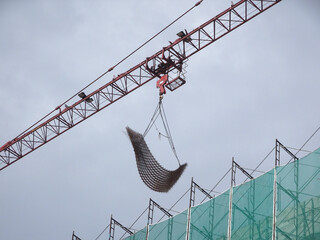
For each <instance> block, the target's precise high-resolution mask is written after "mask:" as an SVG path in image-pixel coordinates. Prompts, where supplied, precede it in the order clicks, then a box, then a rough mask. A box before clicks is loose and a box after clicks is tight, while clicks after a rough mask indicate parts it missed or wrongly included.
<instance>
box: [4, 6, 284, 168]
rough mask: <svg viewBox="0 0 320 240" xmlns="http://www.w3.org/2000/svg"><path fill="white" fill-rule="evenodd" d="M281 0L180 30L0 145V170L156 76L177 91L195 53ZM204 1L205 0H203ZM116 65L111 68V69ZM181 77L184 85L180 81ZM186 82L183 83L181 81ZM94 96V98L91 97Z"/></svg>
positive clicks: (226, 13)
mask: <svg viewBox="0 0 320 240" xmlns="http://www.w3.org/2000/svg"><path fill="white" fill-rule="evenodd" d="M280 1H281V0H240V1H239V2H237V3H236V4H233V5H232V6H231V7H230V8H228V9H226V10H225V11H223V12H221V13H220V14H219V15H217V16H216V17H214V18H212V19H210V20H209V21H207V22H206V23H204V24H202V25H201V26H199V27H198V28H196V29H194V30H193V31H191V32H189V33H187V32H186V31H185V33H184V32H180V33H178V36H179V38H178V39H176V40H175V41H174V42H173V43H172V42H170V44H169V45H168V46H167V47H164V48H163V49H162V50H160V51H158V52H157V53H155V54H154V55H152V56H151V57H148V58H146V60H144V61H142V62H141V63H139V64H138V65H136V66H134V67H133V68H131V69H130V70H128V71H126V72H124V73H122V74H120V75H118V76H117V77H115V78H114V79H112V80H111V81H110V82H108V83H106V84H105V85H103V86H102V87H100V88H99V89H97V90H95V91H94V92H92V93H91V94H88V95H87V96H86V97H84V98H83V99H80V100H79V101H77V102H75V103H74V104H73V105H71V106H65V108H64V109H61V108H62V106H60V107H59V108H58V109H57V110H59V112H58V113H57V114H56V115H54V116H53V117H51V118H49V119H48V120H45V121H43V122H41V123H39V124H38V125H36V127H34V128H33V129H32V130H30V131H28V132H26V133H24V134H23V135H21V136H19V137H17V138H15V139H13V140H11V141H9V142H7V143H6V144H4V145H3V146H2V147H0V170H3V169H4V168H6V167H8V166H9V165H11V164H12V163H14V162H16V161H18V160H19V159H21V158H23V157H24V156H26V155H27V154H29V153H31V152H33V151H34V150H36V149H37V148H39V147H41V146H42V145H44V144H46V143H47V142H49V141H51V140H52V139H54V138H56V137H57V136H59V135H61V134H62V133H64V132H66V131H67V130H69V129H71V128H72V127H74V126H76V125H78V124H79V123H81V122H82V121H84V120H85V119H87V118H89V117H91V116H92V115H94V114H96V113H97V112H99V111H101V110H102V109H104V108H106V107H108V106H109V105H110V104H112V103H114V102H116V101H118V100H119V99H120V98H122V97H124V96H125V95H127V94H129V93H131V92H133V91H134V90H136V89H137V88H139V87H141V86H143V85H144V84H146V83H147V82H149V81H151V80H153V79H155V78H156V79H159V78H161V76H162V75H163V74H168V73H170V75H169V79H168V84H166V87H167V88H168V89H169V90H171V91H173V90H175V89H176V88H178V87H179V86H180V85H182V84H183V83H184V80H183V79H181V78H180V73H181V71H182V66H183V64H184V63H185V61H186V60H187V59H188V58H189V57H191V56H192V55H193V54H195V53H197V52H199V51H200V50H202V49H204V48H205V47H207V46H208V45H210V44H212V43H214V42H215V41H217V40H218V39H220V38H222V37H223V36H225V35H226V34H228V33H230V32H231V31H233V30H234V29H236V28H238V27H239V26H241V25H242V24H244V23H246V22H247V21H249V20H251V19H252V18H254V17H255V16H257V15H259V14H260V13H262V12H264V11H265V10H267V9H269V8H270V7H272V6H274V5H275V4H277V3H279V2H280ZM199 3H201V1H200V2H199ZM111 70H112V68H110V69H109V71H111ZM177 81H180V85H179V84H178V83H177ZM181 82H182V83H181ZM88 99H90V101H88Z"/></svg>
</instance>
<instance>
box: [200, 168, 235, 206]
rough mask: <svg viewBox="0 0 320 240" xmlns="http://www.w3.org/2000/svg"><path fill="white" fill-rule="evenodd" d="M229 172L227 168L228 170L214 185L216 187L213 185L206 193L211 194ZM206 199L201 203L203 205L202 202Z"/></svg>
mask: <svg viewBox="0 0 320 240" xmlns="http://www.w3.org/2000/svg"><path fill="white" fill-rule="evenodd" d="M230 171H231V168H229V170H228V171H227V172H226V173H225V174H224V175H223V176H222V178H220V180H219V181H218V182H217V183H216V185H214V187H213V188H212V189H211V190H210V192H208V194H211V193H212V192H213V191H214V189H215V188H216V187H217V186H218V185H219V184H220V183H221V182H222V180H223V179H224V178H225V177H226V176H227V174H228V173H229V172H230ZM207 198H208V197H207V196H206V197H205V198H204V199H203V200H202V201H201V202H200V204H201V203H203V201H204V200H206V199H207Z"/></svg>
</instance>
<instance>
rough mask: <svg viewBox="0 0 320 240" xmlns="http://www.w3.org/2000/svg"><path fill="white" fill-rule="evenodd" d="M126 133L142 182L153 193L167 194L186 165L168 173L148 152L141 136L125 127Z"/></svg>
mask: <svg viewBox="0 0 320 240" xmlns="http://www.w3.org/2000/svg"><path fill="white" fill-rule="evenodd" d="M126 129H127V133H128V136H129V138H130V141H131V144H132V146H133V149H134V152H135V156H136V162H137V168H138V171H139V175H140V177H141V179H142V181H143V182H144V183H145V184H146V185H147V186H148V187H149V188H150V189H152V190H153V191H156V192H168V191H169V190H170V189H171V188H172V187H173V185H174V184H175V183H176V182H177V181H178V179H179V178H180V176H181V175H182V173H183V171H184V170H185V168H186V166H187V164H186V163H185V164H182V165H180V166H179V168H177V169H176V170H173V171H169V170H167V169H165V168H164V167H162V166H161V165H160V164H159V163H158V162H157V161H156V159H155V158H154V157H153V155H152V153H151V152H150V150H149V148H148V145H147V144H146V142H145V140H144V137H143V136H142V134H140V133H138V132H136V131H133V130H132V129H131V128H129V127H127V128H126Z"/></svg>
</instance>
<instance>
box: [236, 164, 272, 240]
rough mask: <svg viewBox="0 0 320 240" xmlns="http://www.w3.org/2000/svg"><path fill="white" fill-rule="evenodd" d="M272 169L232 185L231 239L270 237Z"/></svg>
mask: <svg viewBox="0 0 320 240" xmlns="http://www.w3.org/2000/svg"><path fill="white" fill-rule="evenodd" d="M273 185H274V171H273V170H271V171H269V172H267V173H266V174H264V175H262V176H260V177H258V178H256V179H254V180H251V181H250V182H247V183H245V184H242V185H240V186H237V187H234V188H233V192H232V215H231V239H250V240H251V239H271V238H272V219H273V218H272V216H273Z"/></svg>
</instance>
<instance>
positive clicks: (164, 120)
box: [159, 101, 181, 166]
mask: <svg viewBox="0 0 320 240" xmlns="http://www.w3.org/2000/svg"><path fill="white" fill-rule="evenodd" d="M159 109H160V117H161V119H162V122H163V126H164V129H165V131H166V135H167V136H168V140H169V144H170V146H171V149H172V151H173V154H174V156H175V157H176V159H177V161H178V163H179V166H181V163H180V160H179V158H178V155H177V152H176V148H175V147H174V143H173V138H172V135H171V132H170V128H169V124H168V120H167V117H166V113H165V111H164V107H163V104H162V101H160V107H159Z"/></svg>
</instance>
